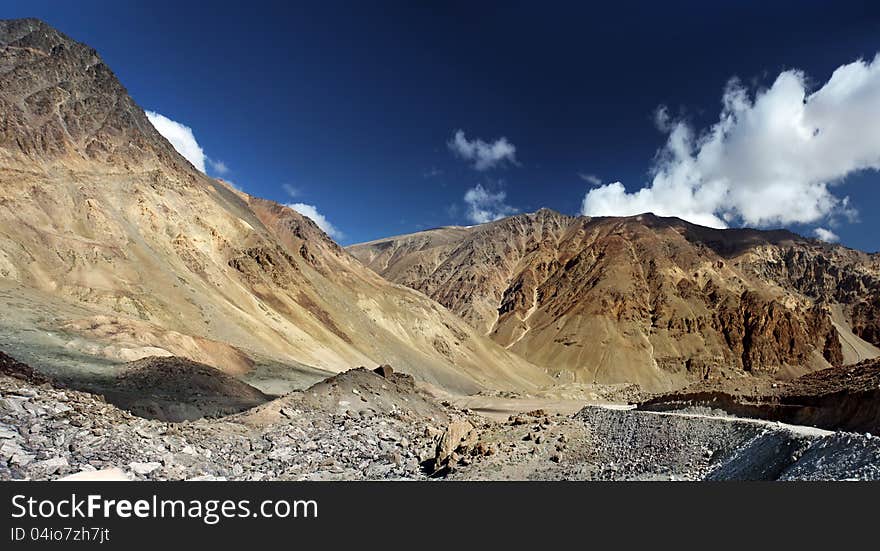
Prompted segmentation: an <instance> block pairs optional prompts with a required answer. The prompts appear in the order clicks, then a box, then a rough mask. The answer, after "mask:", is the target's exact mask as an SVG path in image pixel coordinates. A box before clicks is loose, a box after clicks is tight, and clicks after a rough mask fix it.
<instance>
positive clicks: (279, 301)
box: [0, 20, 547, 392]
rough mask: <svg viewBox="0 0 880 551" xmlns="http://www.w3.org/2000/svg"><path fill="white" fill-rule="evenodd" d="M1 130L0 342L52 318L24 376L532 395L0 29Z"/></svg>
mask: <svg viewBox="0 0 880 551" xmlns="http://www.w3.org/2000/svg"><path fill="white" fill-rule="evenodd" d="M0 116H2V117H0V118H2V120H3V123H2V125H0V300H2V301H3V309H4V312H5V316H4V320H3V321H2V323H0V336H2V335H9V334H17V333H16V331H18V330H17V329H16V327H19V326H20V325H27V323H29V322H27V321H25V320H27V319H32V318H34V317H40V316H41V315H42V314H40V312H51V313H52V314H51V317H50V318H48V319H51V321H49V322H46V323H47V325H46V327H45V329H46V330H47V331H48V332H49V333H48V334H49V337H47V339H48V342H31V341H29V340H27V339H24V340H19V339H18V338H16V339H15V340H16V342H18V344H17V345H16V346H17V348H18V349H17V350H12V352H18V355H19V356H21V357H22V358H24V359H26V360H27V359H34V358H35V357H36V356H34V355H38V359H39V360H40V361H39V362H34V363H37V364H38V365H41V366H43V367H46V368H48V369H59V370H60V369H62V365H63V364H64V363H65V361H66V360H64V357H69V356H70V354H75V355H78V357H80V358H81V361H83V362H89V361H99V362H106V361H110V362H122V361H128V360H135V359H138V358H142V357H145V356H152V355H158V356H167V355H177V356H184V357H187V358H189V359H191V360H195V361H198V362H201V363H205V364H209V365H212V366H214V367H217V368H219V369H221V370H224V371H226V372H228V373H232V374H234V375H236V376H240V377H247V378H249V380H253V381H257V382H261V384H264V385H268V387H266V388H268V390H269V391H271V392H276V391H283V390H285V389H288V388H290V387H291V386H297V385H300V384H302V383H303V382H304V381H305V382H308V381H314V380H316V379H318V378H320V377H321V375H322V374H326V373H333V372H338V371H342V370H345V369H348V368H351V367H355V366H357V365H364V364H378V363H390V364H393V365H394V366H395V368H397V369H400V370H402V371H405V372H408V373H411V374H412V375H414V376H416V377H417V378H419V379H421V380H422V381H425V382H428V383H431V384H435V385H438V386H440V387H444V388H446V389H447V390H453V391H459V392H461V391H473V390H476V389H479V388H482V387H484V386H487V385H490V386H497V385H500V386H511V387H516V388H525V387H533V386H534V385H537V384H543V383H545V382H547V376H546V375H545V374H544V373H543V372H542V371H540V370H538V369H537V368H536V367H535V366H532V365H530V364H528V363H527V362H525V361H523V360H522V359H520V358H518V357H516V356H515V355H514V354H512V353H510V352H507V351H505V350H504V349H503V348H501V347H500V346H498V345H497V344H495V343H493V342H492V341H490V340H489V339H486V338H484V337H483V336H481V335H478V334H477V333H476V332H475V331H474V330H473V329H471V328H470V327H469V326H468V325H467V324H465V323H464V322H462V321H461V320H459V319H458V318H456V317H455V316H454V315H453V314H451V313H450V312H448V311H447V310H446V309H445V308H443V307H442V306H440V305H439V304H437V303H436V302H434V301H432V300H430V299H429V298H427V297H425V296H423V295H420V294H418V293H415V292H413V291H410V290H407V289H404V288H401V287H399V286H396V285H393V284H390V283H388V282H387V281H385V280H383V279H382V278H380V277H378V276H376V275H375V274H374V273H373V272H371V271H369V270H367V269H365V268H364V267H363V266H362V265H361V264H360V263H358V262H357V261H356V260H354V259H353V258H352V257H351V256H350V255H349V254H348V253H347V252H345V251H344V250H343V249H341V248H340V247H339V246H338V245H337V244H336V243H335V242H333V241H332V240H331V239H330V238H329V237H328V236H327V235H326V234H325V233H324V232H323V231H322V230H321V229H320V228H318V226H317V225H316V224H315V223H314V222H313V221H312V220H310V219H308V218H306V217H304V216H302V215H301V214H299V213H298V212H296V211H294V210H292V209H290V208H288V207H284V206H282V205H279V204H277V203H274V202H272V201H268V200H263V199H260V198H257V197H252V196H250V195H248V194H246V193H243V192H241V191H238V190H236V189H234V188H232V187H231V186H229V185H228V184H226V183H223V182H220V181H218V180H214V179H211V178H209V177H207V176H206V175H205V174H203V173H201V172H199V171H198V170H196V169H194V167H193V166H192V165H191V164H190V163H188V162H187V161H186V160H185V159H184V158H183V157H181V156H180V155H179V154H178V153H177V152H176V151H175V150H174V149H173V147H172V146H171V144H170V143H169V142H168V141H167V140H166V139H165V138H164V137H162V136H161V135H160V134H159V133H158V132H157V131H156V129H155V128H154V127H153V126H152V124H151V123H150V122H149V120H148V119H147V118H146V116H145V113H144V111H143V109H141V107H140V106H138V105H137V104H136V103H135V102H134V100H132V98H131V97H130V96H129V95H128V93H127V92H126V90H125V88H124V87H123V86H122V84H121V83H119V81H118V80H117V78H116V77H115V75H114V74H113V73H112V71H111V70H110V69H109V68H108V67H106V65H104V63H103V62H102V61H101V59H100V57H99V56H98V55H97V53H96V52H95V51H94V50H93V49H91V48H89V47H88V46H85V45H82V44H79V43H77V42H75V41H73V40H71V39H69V38H67V37H65V36H64V35H62V34H61V33H59V32H57V31H55V30H54V29H52V28H51V27H49V26H48V25H46V24H45V23H42V22H40V21H36V20H16V21H4V22H0ZM47 366H48V367H47ZM279 366H283V367H279ZM279 369H281V370H282V374H281V375H280V376H279V375H278V374H277V373H278V370H279ZM270 374H271V375H270Z"/></svg>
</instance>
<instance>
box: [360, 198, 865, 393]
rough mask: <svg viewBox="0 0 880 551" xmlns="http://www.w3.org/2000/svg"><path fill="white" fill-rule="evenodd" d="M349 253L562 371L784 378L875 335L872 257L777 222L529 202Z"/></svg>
mask: <svg viewBox="0 0 880 551" xmlns="http://www.w3.org/2000/svg"><path fill="white" fill-rule="evenodd" d="M349 250H350V251H351V252H352V253H353V254H354V255H355V256H356V257H358V258H360V259H361V260H362V261H364V262H365V263H366V264H367V265H368V266H370V267H371V268H373V269H374V270H377V271H378V273H380V274H382V275H384V276H385V277H388V278H390V279H392V280H393V281H395V282H398V283H403V284H406V285H409V286H411V287H413V288H415V289H418V290H421V291H423V292H425V293H426V294H427V295H428V296H430V297H432V298H434V299H436V300H438V301H439V302H441V303H442V304H444V305H446V306H447V307H449V308H450V309H451V310H453V311H454V312H456V313H459V314H460V315H462V316H463V317H464V319H466V320H468V322H469V323H471V325H473V326H474V327H475V328H477V329H478V330H480V331H482V332H484V333H486V334H487V335H489V336H490V337H491V338H493V339H494V340H495V341H496V342H498V343H499V344H501V345H503V346H505V347H507V348H509V349H510V350H513V351H515V352H517V353H519V354H520V355H522V356H524V357H525V358H527V359H528V360H531V361H532V362H534V363H536V364H538V365H540V366H545V367H546V368H547V369H548V370H551V371H553V372H556V373H557V374H558V376H559V377H560V378H561V379H563V380H568V379H574V380H575V381H578V382H587V383H592V382H599V383H622V382H637V383H639V384H641V385H643V386H644V387H646V388H648V389H654V390H657V389H664V388H672V387H676V386H681V385H683V384H687V383H688V382H690V381H694V380H701V379H706V378H717V377H732V376H739V375H741V374H744V373H748V374H760V375H767V376H772V377H776V378H780V377H782V378H785V377H790V376H794V375H797V374H801V373H804V372H807V371H811V370H815V369H819V368H824V367H828V366H829V365H840V364H842V363H844V361H846V362H853V361H858V360H860V359H865V358H867V357H871V356H872V354H873V353H874V352H873V350H874V347H873V346H871V344H870V343H873V344H874V345H876V344H878V336H877V334H876V332H875V329H876V327H875V324H876V319H878V316H877V315H876V314H877V308H878V307H880V306H878V300H880V298H878V297H880V293H878V290H880V283H878V282H880V267H878V259H877V257H876V255H867V254H864V253H859V252H857V251H852V250H849V249H846V248H844V247H840V246H832V245H826V244H823V243H819V242H817V241H814V240H808V239H804V238H801V237H799V236H797V235H795V234H792V233H790V232H786V231H769V232H768V231H756V230H748V229H736V230H713V229H710V228H704V227H701V226H696V225H693V224H689V223H687V222H684V221H682V220H679V219H675V218H660V217H656V216H654V215H651V214H645V215H641V216H634V217H627V218H592V219H591V218H584V217H578V218H573V217H568V216H564V215H561V214H558V213H554V212H552V211H548V210H546V209H542V210H540V211H538V212H536V213H533V214H523V215H518V216H514V217H511V218H507V219H504V220H500V221H498V222H493V223H489V224H483V225H480V226H474V227H472V228H441V229H439V230H432V231H430V232H425V233H417V234H412V235H409V236H398V237H395V238H390V239H386V240H378V241H373V242H371V243H365V244H361V245H354V246H352V247H350V248H349ZM401 266H403V267H405V268H404V269H401ZM841 341H843V344H844V345H845V347H844V346H842V344H841Z"/></svg>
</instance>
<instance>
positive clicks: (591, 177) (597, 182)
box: [578, 172, 602, 186]
mask: <svg viewBox="0 0 880 551" xmlns="http://www.w3.org/2000/svg"><path fill="white" fill-rule="evenodd" d="M578 178H580V179H581V180H583V181H585V182H587V183H588V184H590V185H591V186H601V185H602V178H599V177H598V176H596V175H595V174H586V173H584V172H579V173H578Z"/></svg>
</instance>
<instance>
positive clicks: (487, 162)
mask: <svg viewBox="0 0 880 551" xmlns="http://www.w3.org/2000/svg"><path fill="white" fill-rule="evenodd" d="M447 145H448V146H449V149H450V150H451V151H452V152H453V153H455V154H456V155H458V156H459V157H461V158H462V159H465V160H467V161H470V162H472V163H473V167H474V168H475V169H477V170H488V169H490V168H494V167H496V166H498V165H500V164H504V163H512V164H516V147H515V146H514V145H513V144H512V143H510V142H509V141H507V138H505V137H503V136H502V137H501V138H498V139H497V140H495V141H494V142H484V141H483V140H481V139H479V138H475V139H473V140H468V139H467V137H466V136H465V134H464V130H456V131H455V134H454V135H453V136H452V139H451V140H449V142H448V143H447Z"/></svg>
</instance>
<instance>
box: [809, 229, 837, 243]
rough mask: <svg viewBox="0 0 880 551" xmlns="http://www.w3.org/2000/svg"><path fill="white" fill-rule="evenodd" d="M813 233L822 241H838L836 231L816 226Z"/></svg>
mask: <svg viewBox="0 0 880 551" xmlns="http://www.w3.org/2000/svg"><path fill="white" fill-rule="evenodd" d="M813 235H815V236H816V237H817V238H819V239H821V240H822V241H827V242H828V243H837V242H838V241H840V237H838V236H837V234H836V233H834V232H833V231H831V230H828V229H825V228H816V229H815V230H813Z"/></svg>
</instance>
